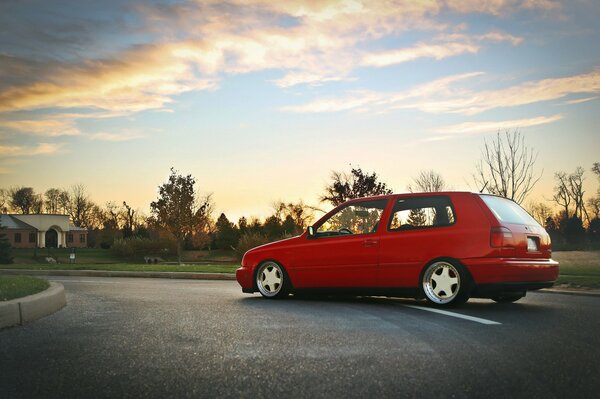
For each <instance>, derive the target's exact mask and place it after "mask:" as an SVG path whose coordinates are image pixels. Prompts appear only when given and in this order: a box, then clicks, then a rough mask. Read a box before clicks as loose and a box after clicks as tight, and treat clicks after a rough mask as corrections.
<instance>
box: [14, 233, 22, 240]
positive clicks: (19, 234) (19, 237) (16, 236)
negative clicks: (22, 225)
mask: <svg viewBox="0 0 600 399" xmlns="http://www.w3.org/2000/svg"><path fill="white" fill-rule="evenodd" d="M15 242H21V233H15Z"/></svg>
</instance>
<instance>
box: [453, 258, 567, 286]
mask: <svg viewBox="0 0 600 399" xmlns="http://www.w3.org/2000/svg"><path fill="white" fill-rule="evenodd" d="M462 262H463V264H464V265H465V266H466V267H467V268H468V269H469V272H470V273H471V276H472V277H473V280H474V282H475V284H476V285H477V286H479V285H487V284H511V283H512V284H524V286H527V284H529V285H530V286H531V287H536V285H540V287H539V288H545V287H547V286H548V285H547V284H550V285H552V283H554V281H556V279H557V278H558V268H559V266H558V262H556V261H554V260H552V259H514V258H475V259H463V260H462ZM526 289H536V288H526Z"/></svg>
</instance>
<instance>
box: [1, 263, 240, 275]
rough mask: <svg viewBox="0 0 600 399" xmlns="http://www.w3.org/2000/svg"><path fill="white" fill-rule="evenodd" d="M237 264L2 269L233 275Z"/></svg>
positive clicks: (60, 265)
mask: <svg viewBox="0 0 600 399" xmlns="http://www.w3.org/2000/svg"><path fill="white" fill-rule="evenodd" d="M238 267H239V265H237V264H207V265H185V264H183V265H164V264H155V265H154V264H153V265H147V264H143V263H141V264H135V263H111V264H106V263H58V264H55V263H45V264H44V263H34V264H14V263H13V264H10V265H1V266H0V269H26V270H106V271H126V272H204V273H233V272H235V269H237V268H238Z"/></svg>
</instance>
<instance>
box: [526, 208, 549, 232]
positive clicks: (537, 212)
mask: <svg viewBox="0 0 600 399" xmlns="http://www.w3.org/2000/svg"><path fill="white" fill-rule="evenodd" d="M527 211H528V212H529V213H530V214H531V216H533V218H534V219H535V220H537V221H538V222H539V223H540V224H541V225H542V226H544V225H545V224H546V221H547V220H548V218H549V217H550V218H551V217H552V208H550V207H549V206H548V205H546V204H545V203H543V202H530V203H529V204H528V205H527Z"/></svg>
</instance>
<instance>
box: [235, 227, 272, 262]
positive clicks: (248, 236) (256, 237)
mask: <svg viewBox="0 0 600 399" xmlns="http://www.w3.org/2000/svg"><path fill="white" fill-rule="evenodd" d="M270 241H271V240H269V239H268V238H267V236H266V235H264V234H261V233H253V232H248V233H245V234H243V235H242V236H241V237H240V240H239V241H238V244H237V247H236V248H235V252H236V255H237V257H238V258H239V259H241V258H242V256H244V254H245V253H246V251H248V250H250V249H252V248H255V247H258V246H259V245H263V244H266V243H268V242H270Z"/></svg>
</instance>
